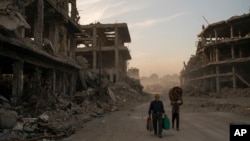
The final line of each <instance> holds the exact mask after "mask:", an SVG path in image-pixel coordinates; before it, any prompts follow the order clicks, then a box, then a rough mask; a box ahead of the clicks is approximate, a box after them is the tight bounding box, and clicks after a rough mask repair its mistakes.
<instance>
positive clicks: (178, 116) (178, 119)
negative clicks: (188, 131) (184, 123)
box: [172, 113, 180, 129]
mask: <svg viewBox="0 0 250 141" xmlns="http://www.w3.org/2000/svg"><path fill="white" fill-rule="evenodd" d="M175 119H176V128H177V129H179V122H180V114H179V113H172V128H174V123H175Z"/></svg>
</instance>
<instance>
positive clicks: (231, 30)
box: [230, 25, 234, 38]
mask: <svg viewBox="0 0 250 141" xmlns="http://www.w3.org/2000/svg"><path fill="white" fill-rule="evenodd" d="M230 33H231V38H233V37H234V29H233V26H232V25H231V26H230Z"/></svg>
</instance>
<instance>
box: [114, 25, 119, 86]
mask: <svg viewBox="0 0 250 141" xmlns="http://www.w3.org/2000/svg"><path fill="white" fill-rule="evenodd" d="M118 36H119V34H118V27H115V74H116V82H117V81H118V80H120V75H119V50H118V47H119V46H118V40H119V38H118Z"/></svg>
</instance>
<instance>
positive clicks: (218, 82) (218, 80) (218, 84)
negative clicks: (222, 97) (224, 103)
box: [216, 65, 220, 92]
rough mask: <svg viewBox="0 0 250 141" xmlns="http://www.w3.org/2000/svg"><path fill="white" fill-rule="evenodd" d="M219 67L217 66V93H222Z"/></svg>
mask: <svg viewBox="0 0 250 141" xmlns="http://www.w3.org/2000/svg"><path fill="white" fill-rule="evenodd" d="M219 73H220V70H219V65H216V91H217V92H219V91H220V77H219Z"/></svg>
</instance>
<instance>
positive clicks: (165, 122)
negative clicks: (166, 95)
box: [162, 116, 170, 130]
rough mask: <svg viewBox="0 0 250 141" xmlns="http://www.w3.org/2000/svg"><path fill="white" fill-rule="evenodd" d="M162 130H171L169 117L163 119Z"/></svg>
mask: <svg viewBox="0 0 250 141" xmlns="http://www.w3.org/2000/svg"><path fill="white" fill-rule="evenodd" d="M162 129H165V130H169V129H170V120H169V118H168V117H167V116H165V117H164V118H163V119H162Z"/></svg>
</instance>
